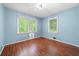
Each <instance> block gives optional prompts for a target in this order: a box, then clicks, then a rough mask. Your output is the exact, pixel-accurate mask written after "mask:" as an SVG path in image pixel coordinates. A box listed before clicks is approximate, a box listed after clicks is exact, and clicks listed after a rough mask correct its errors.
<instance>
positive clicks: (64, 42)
mask: <svg viewBox="0 0 79 59" xmlns="http://www.w3.org/2000/svg"><path fill="white" fill-rule="evenodd" d="M35 38H38V37H35ZM45 38H48V37H45ZM48 39H50V40H54V41H58V42H61V43H65V44H68V45H72V46H76V47H78V48H79V45H76V44H72V43H68V42H65V41H61V40H56V39H52V38H48ZM28 40H32V39H25V40H20V41H16V42H12V43H8V44H5V45H3V48H2V50H1V52H0V54H1V53H2V51H3V49H4V47H5V46H7V45H11V44H15V43H19V42H23V41H28Z"/></svg>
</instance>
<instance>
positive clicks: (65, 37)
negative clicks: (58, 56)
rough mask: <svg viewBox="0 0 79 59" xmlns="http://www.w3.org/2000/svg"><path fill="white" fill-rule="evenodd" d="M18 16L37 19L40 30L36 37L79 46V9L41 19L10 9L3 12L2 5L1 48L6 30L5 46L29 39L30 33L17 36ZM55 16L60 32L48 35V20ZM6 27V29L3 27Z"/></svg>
mask: <svg viewBox="0 0 79 59" xmlns="http://www.w3.org/2000/svg"><path fill="white" fill-rule="evenodd" d="M3 11H4V12H3ZM3 15H4V16H5V17H4V16H3ZM17 15H24V16H25V17H27V18H35V19H36V20H37V29H38V30H37V32H36V33H35V36H36V37H40V36H41V37H42V36H43V37H49V38H52V37H53V36H56V37H57V39H58V40H61V41H65V42H69V43H72V44H77V45H79V36H78V35H79V31H78V30H79V7H75V8H71V9H69V10H66V11H63V12H61V13H58V14H56V15H52V16H50V17H46V18H44V19H43V18H42V19H40V18H36V17H34V16H29V15H26V14H23V13H21V12H17V11H14V10H11V9H8V8H4V10H3V7H2V5H0V28H1V29H0V46H1V45H3V38H4V31H3V30H4V29H5V38H4V39H5V40H4V43H5V44H7V43H12V42H16V41H20V40H23V39H27V38H28V33H26V34H17ZM54 16H58V22H59V25H58V26H59V29H58V30H59V32H58V33H48V19H49V18H51V17H54ZM4 20H5V21H4ZM4 25H5V27H3V26H4Z"/></svg>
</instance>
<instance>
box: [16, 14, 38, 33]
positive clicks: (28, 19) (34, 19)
mask: <svg viewBox="0 0 79 59" xmlns="http://www.w3.org/2000/svg"><path fill="white" fill-rule="evenodd" d="M20 16H23V15H20ZM20 16H17V17H16V18H17V21H16V23H17V28H16V30H17V34H25V33H30V32H19V25H18V24H19V17H20ZM23 17H25V16H23ZM25 19H26V20H27V19H28V20H35V27H36V28H35V29H36V31H35V32H37V20H36V19H35V18H27V17H25ZM35 32H33V33H35Z"/></svg>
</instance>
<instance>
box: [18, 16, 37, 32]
mask: <svg viewBox="0 0 79 59" xmlns="http://www.w3.org/2000/svg"><path fill="white" fill-rule="evenodd" d="M35 31H36V21H35V20H29V19H28V20H27V19H26V18H25V17H23V16H20V17H19V33H24V32H35Z"/></svg>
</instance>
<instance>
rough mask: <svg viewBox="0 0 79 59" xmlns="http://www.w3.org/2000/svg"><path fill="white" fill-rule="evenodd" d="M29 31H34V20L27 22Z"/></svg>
mask: <svg viewBox="0 0 79 59" xmlns="http://www.w3.org/2000/svg"><path fill="white" fill-rule="evenodd" d="M29 31H30V32H35V31H36V21H35V20H29Z"/></svg>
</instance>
